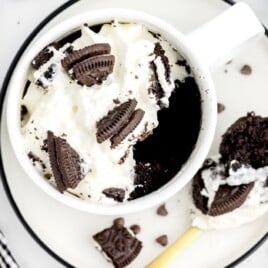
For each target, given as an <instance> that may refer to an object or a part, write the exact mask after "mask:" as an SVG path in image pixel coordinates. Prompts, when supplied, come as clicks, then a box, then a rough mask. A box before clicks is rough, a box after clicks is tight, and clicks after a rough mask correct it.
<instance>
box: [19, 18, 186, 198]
mask: <svg viewBox="0 0 268 268" xmlns="http://www.w3.org/2000/svg"><path fill="white" fill-rule="evenodd" d="M81 32H82V35H81V37H80V38H78V39H76V40H75V41H74V42H73V43H72V44H66V45H64V46H63V47H62V48H60V49H59V50H56V49H55V48H54V47H49V49H50V50H51V51H53V57H52V58H51V59H50V60H49V61H48V62H46V63H45V64H43V65H42V66H41V67H40V68H39V69H38V70H33V69H32V70H31V71H30V73H29V81H30V82H31V84H30V86H29V88H28V90H27V93H26V95H25V96H24V97H23V98H22V100H21V105H24V106H25V107H26V108H27V110H28V112H29V115H28V118H27V120H25V121H23V122H22V127H21V134H22V140H23V142H24V144H25V150H26V151H27V152H31V153H32V154H33V155H35V156H37V157H38V158H39V160H40V161H37V162H35V166H36V168H37V169H38V170H39V172H40V173H41V174H44V175H45V176H50V175H51V174H52V170H51V167H50V164H49V157H48V154H47V152H46V151H45V150H42V148H43V145H44V140H45V139H46V137H47V131H48V130H51V131H52V132H54V134H55V135H56V136H64V138H65V139H66V140H67V142H68V143H69V144H70V145H71V146H72V148H74V150H76V152H77V153H78V154H79V155H80V157H81V158H82V159H83V169H84V172H85V178H84V179H83V180H82V181H81V182H80V183H79V184H78V186H77V187H76V188H75V189H68V190H67V191H68V192H69V193H72V194H74V195H76V196H79V197H80V198H82V199H90V200H93V201H97V202H103V203H115V202H116V201H114V200H113V199H112V198H107V197H106V196H105V195H104V194H103V193H102V191H103V190H104V189H107V188H111V187H115V188H121V189H124V190H125V200H127V199H128V197H129V194H130V193H131V192H132V191H133V190H134V188H135V185H134V177H135V171H134V167H135V165H136V163H135V160H134V159H133V145H134V144H135V143H136V142H137V141H138V139H139V137H140V136H141V135H142V134H143V133H144V132H145V131H146V132H151V131H153V129H154V128H156V127H157V125H158V119H157V111H158V110H159V109H160V106H159V105H158V103H159V100H158V99H157V98H156V96H155V95H154V94H153V92H150V91H148V89H149V88H150V85H151V82H152V81H151V80H150V79H151V77H152V70H151V69H150V68H149V65H150V63H151V62H154V64H155V66H156V72H157V75H158V79H159V82H160V84H161V87H162V88H163V91H164V94H163V97H162V98H161V99H160V101H161V103H162V105H163V106H166V107H168V105H169V97H170V95H171V93H172V91H173V90H174V87H175V86H174V80H176V79H178V80H180V81H183V80H184V79H185V78H186V77H187V76H189V74H187V72H186V70H185V68H184V67H183V66H179V65H177V64H176V62H177V61H178V60H183V58H182V57H181V55H180V54H179V53H178V52H177V51H176V50H175V49H174V48H173V47H172V46H171V45H170V44H169V43H168V42H167V41H166V40H164V39H163V38H162V37H161V36H160V37H157V38H156V37H155V36H154V35H152V34H151V33H150V32H149V31H148V29H147V28H146V27H144V26H143V25H140V24H120V23H118V22H113V23H111V24H104V25H103V26H102V28H101V30H100V32H98V33H95V32H94V31H92V30H91V29H90V28H89V27H88V26H86V25H83V26H82V27H81ZM157 42H159V43H160V44H161V46H162V48H163V49H164V50H165V55H166V56H167V57H168V59H169V64H170V66H171V70H170V71H171V73H170V78H171V79H170V81H166V79H165V73H164V72H165V68H164V65H163V63H162V61H161V59H160V57H159V56H156V55H155V54H154V53H153V52H154V47H155V44H156V43H157ZM95 43H109V44H110V46H111V54H113V55H114V56H115V66H114V71H113V73H112V74H110V75H109V76H108V78H107V80H105V81H103V83H102V84H101V85H94V86H92V87H86V86H81V85H78V84H77V82H76V81H74V80H72V79H71V78H70V76H69V75H68V74H67V73H66V71H65V70H64V69H63V67H62V66H61V60H62V59H63V58H64V57H65V55H64V51H65V50H66V49H67V48H68V47H69V46H70V45H72V47H73V49H74V50H78V49H82V48H84V47H85V46H89V45H92V44H95ZM50 66H52V68H53V71H54V72H53V73H54V74H53V77H50V78H49V79H47V78H46V77H44V75H43V74H44V72H45V70H47V69H48V68H49V67H50ZM38 80H39V81H41V82H42V84H43V85H44V86H45V87H46V88H45V89H44V88H42V87H40V86H37V85H36V82H37V81H38ZM132 98H135V99H136V100H137V102H138V104H137V107H136V108H141V109H142V110H144V111H145V115H144V117H143V119H142V121H141V122H140V124H139V125H138V126H137V128H136V129H135V130H134V131H133V132H132V133H130V134H129V136H127V138H126V139H125V140H124V141H123V142H122V143H121V144H120V145H119V146H117V147H116V148H115V149H111V147H110V141H109V140H107V141H105V142H103V143H101V144H99V143H97V140H96V132H97V129H96V122H98V121H99V120H100V119H102V118H103V117H104V116H105V115H107V113H108V111H110V110H112V109H113V108H114V107H115V103H116V102H120V103H123V102H125V101H127V100H129V99H132ZM122 160H123V161H122ZM52 175H53V174H52ZM50 182H51V183H52V184H55V182H54V179H53V176H52V178H51V179H50ZM65 194H68V193H65Z"/></svg>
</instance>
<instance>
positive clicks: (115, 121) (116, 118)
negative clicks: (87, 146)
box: [96, 99, 137, 143]
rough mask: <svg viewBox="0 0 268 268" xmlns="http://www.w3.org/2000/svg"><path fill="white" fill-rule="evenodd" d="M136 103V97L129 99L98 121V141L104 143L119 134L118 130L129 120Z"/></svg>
mask: <svg viewBox="0 0 268 268" xmlns="http://www.w3.org/2000/svg"><path fill="white" fill-rule="evenodd" d="M136 105H137V101H136V99H131V100H128V101H126V102H124V103H122V104H120V105H119V106H116V107H115V108H114V109H113V110H112V111H110V112H109V113H108V114H107V115H106V116H105V117H104V118H102V119H101V120H100V121H99V122H98V123H97V133H96V137H97V141H98V143H102V142H104V141H105V140H107V139H109V138H110V137H112V136H113V135H115V134H117V132H118V131H119V130H120V129H121V128H122V127H123V126H124V125H125V124H126V123H127V122H128V120H129V118H130V117H131V115H132V113H133V111H134V109H135V107H136Z"/></svg>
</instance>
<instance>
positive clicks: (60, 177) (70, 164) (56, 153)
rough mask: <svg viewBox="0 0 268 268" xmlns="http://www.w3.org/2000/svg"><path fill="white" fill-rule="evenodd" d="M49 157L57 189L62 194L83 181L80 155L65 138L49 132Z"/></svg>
mask: <svg viewBox="0 0 268 268" xmlns="http://www.w3.org/2000/svg"><path fill="white" fill-rule="evenodd" d="M47 141H48V143H47V144H48V155H49V160H50V165H51V168H52V172H53V175H54V178H55V182H56V185H57V188H58V189H59V191H60V192H61V193H62V192H64V191H65V190H66V189H67V188H75V187H76V186H77V184H78V183H79V182H80V181H81V180H82V178H83V174H82V171H81V165H80V164H81V159H80V157H79V155H78V153H77V152H76V151H75V150H74V149H73V148H72V147H71V146H70V145H69V144H68V143H67V141H66V140H65V139H63V138H60V137H56V136H55V135H54V134H53V132H51V131H48V132H47Z"/></svg>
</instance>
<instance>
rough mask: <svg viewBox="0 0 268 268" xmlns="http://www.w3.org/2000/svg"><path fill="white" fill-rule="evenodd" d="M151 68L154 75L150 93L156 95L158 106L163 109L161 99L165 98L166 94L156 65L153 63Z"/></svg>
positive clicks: (151, 80) (149, 89)
mask: <svg viewBox="0 0 268 268" xmlns="http://www.w3.org/2000/svg"><path fill="white" fill-rule="evenodd" d="M149 68H150V69H151V71H152V75H151V77H150V82H151V83H150V87H149V88H148V92H149V93H153V94H154V95H155V97H156V99H157V104H158V105H159V106H160V107H161V106H162V103H161V98H163V97H164V95H165V93H164V90H163V88H162V86H161V84H160V82H159V79H158V75H157V71H156V65H155V63H154V62H153V61H152V62H151V63H150V66H149Z"/></svg>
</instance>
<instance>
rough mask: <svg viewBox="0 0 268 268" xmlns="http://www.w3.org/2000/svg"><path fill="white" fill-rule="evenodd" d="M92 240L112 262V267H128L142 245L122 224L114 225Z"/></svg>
mask: <svg viewBox="0 0 268 268" xmlns="http://www.w3.org/2000/svg"><path fill="white" fill-rule="evenodd" d="M93 239H94V240H95V241H96V242H97V243H98V244H99V245H100V246H101V249H102V250H103V252H104V253H105V254H106V255H107V257H108V258H109V259H110V260H111V261H112V263H113V265H114V267H116V268H123V267H125V266H127V265H129V264H130V263H131V262H132V261H133V260H134V259H135V258H136V257H137V256H138V254H139V253H140V251H141V249H142V243H141V241H139V240H138V239H137V238H136V237H134V236H133V235H132V234H131V233H130V232H129V231H128V230H127V229H126V228H125V227H124V225H123V224H116V221H115V222H114V224H113V226H111V227H110V228H107V229H104V230H103V231H101V232H99V233H97V234H95V235H94V236H93Z"/></svg>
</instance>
